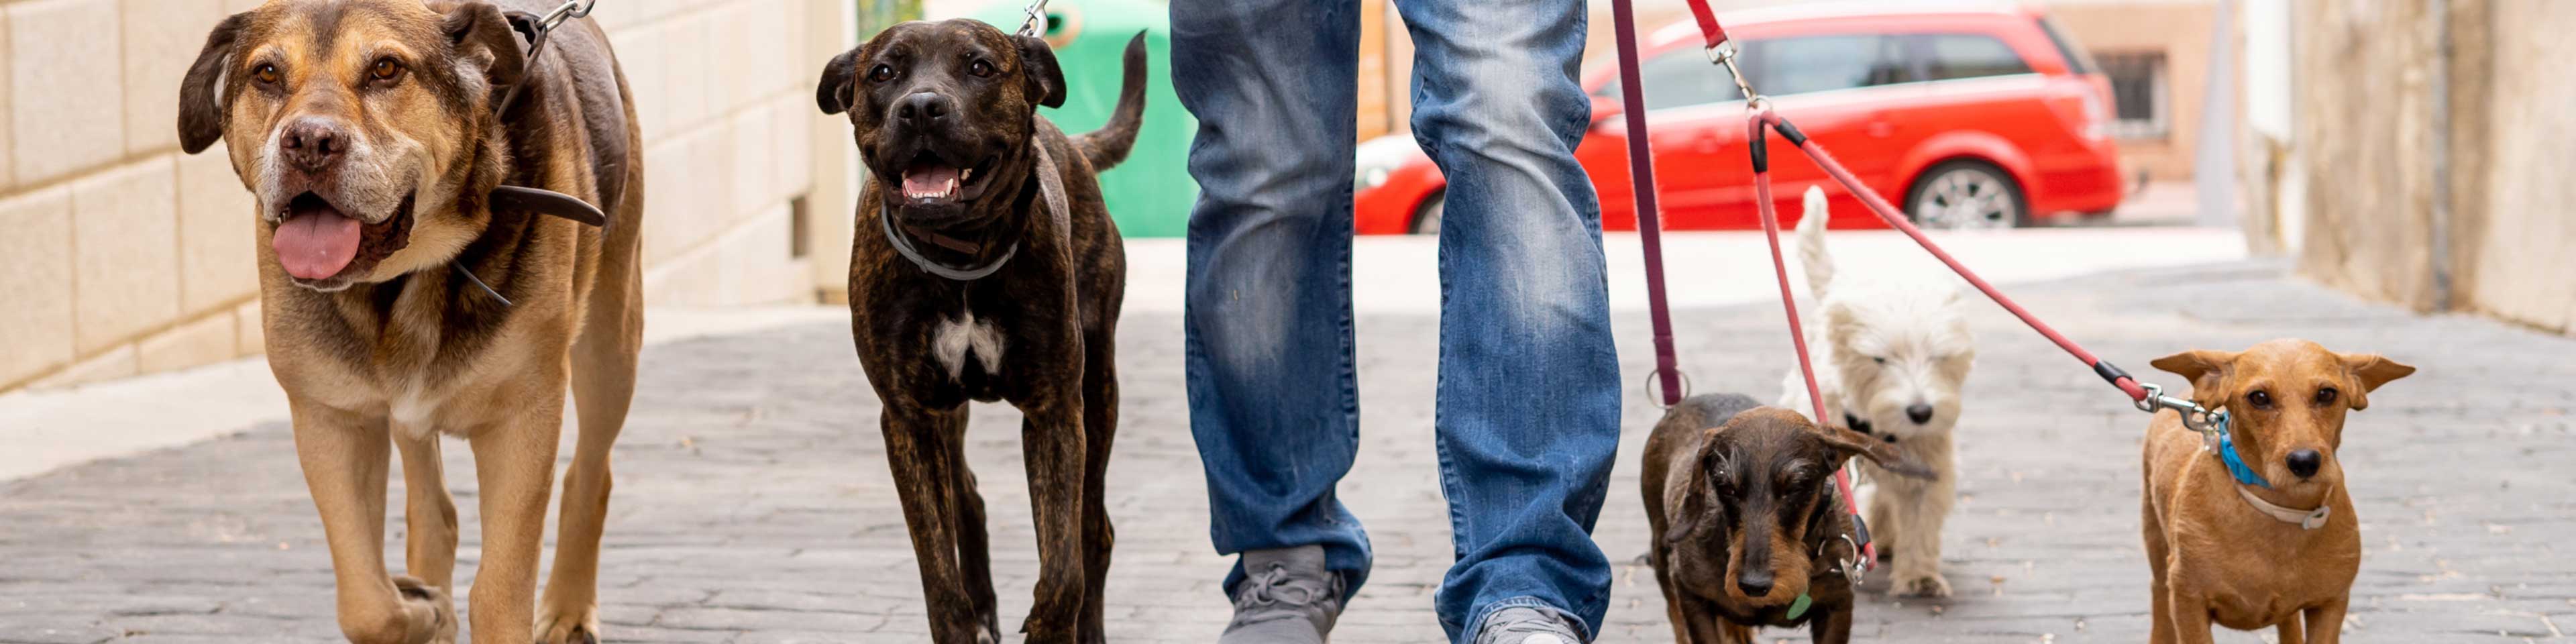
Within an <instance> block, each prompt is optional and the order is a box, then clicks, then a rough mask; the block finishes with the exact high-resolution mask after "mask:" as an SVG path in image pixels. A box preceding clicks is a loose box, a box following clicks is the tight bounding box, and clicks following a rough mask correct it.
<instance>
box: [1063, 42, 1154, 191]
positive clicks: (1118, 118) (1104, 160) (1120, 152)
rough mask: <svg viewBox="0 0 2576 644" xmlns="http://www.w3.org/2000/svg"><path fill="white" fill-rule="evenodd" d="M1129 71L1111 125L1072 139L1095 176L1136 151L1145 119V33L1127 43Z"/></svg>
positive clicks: (1112, 113) (1110, 114) (1119, 93)
mask: <svg viewBox="0 0 2576 644" xmlns="http://www.w3.org/2000/svg"><path fill="white" fill-rule="evenodd" d="M1126 67H1127V69H1126V78H1125V79H1124V80H1121V81H1119V84H1118V107H1117V109H1116V110H1114V111H1111V112H1110V113H1109V122H1108V123H1106V124H1102V125H1101V126H1100V129H1097V130H1092V131H1090V132H1086V133H1083V135H1082V136H1078V137H1074V139H1073V144H1074V146H1075V147H1077V148H1080V149H1081V150H1082V156H1083V158H1086V159H1090V160H1091V169H1092V171H1094V172H1097V171H1101V170H1107V169H1109V168H1110V167H1112V166H1116V165H1118V162H1120V161H1125V160H1127V152H1128V151H1129V150H1133V149H1135V148H1136V128H1137V127H1138V125H1139V124H1140V123H1141V122H1142V121H1143V120H1144V116H1145V32H1142V31H1139V32H1136V37H1135V38H1132V39H1129V40H1128V41H1127V54H1126Z"/></svg>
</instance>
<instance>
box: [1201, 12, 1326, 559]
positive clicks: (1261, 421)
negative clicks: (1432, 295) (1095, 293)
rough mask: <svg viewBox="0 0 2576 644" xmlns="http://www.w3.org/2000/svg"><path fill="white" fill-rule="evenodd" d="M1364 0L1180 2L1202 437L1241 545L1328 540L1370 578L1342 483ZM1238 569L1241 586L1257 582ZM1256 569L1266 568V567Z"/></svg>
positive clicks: (1228, 530)
mask: <svg viewBox="0 0 2576 644" xmlns="http://www.w3.org/2000/svg"><path fill="white" fill-rule="evenodd" d="M1358 11H1359V4H1358V3H1357V2H1356V1H1355V0H1208V1H1189V2H1174V3H1172V57H1173V59H1174V61H1175V63H1174V64H1173V65H1172V72H1173V74H1172V81H1173V85H1174V86H1175V88H1176V89H1177V90H1178V91H1179V93H1180V98H1181V104H1182V105H1184V106H1186V107H1188V108H1189V110H1190V113H1192V114H1194V115H1196V116H1198V119H1199V132H1198V139H1197V141H1195V142H1193V143H1192V144H1191V146H1190V162H1189V164H1190V174H1191V175H1192V176H1194V177H1196V178H1197V179H1198V181H1199V203H1198V207H1197V208H1196V209H1195V210H1193V211H1192V212H1191V213H1190V227H1189V269H1188V271H1189V274H1188V292H1187V312H1186V313H1185V315H1184V318H1185V327H1186V331H1185V333H1186V334H1187V340H1186V344H1187V350H1188V356H1187V358H1186V360H1187V363H1186V364H1187V372H1188V381H1189V402H1190V432H1191V434H1192V435H1194V436H1195V437H1197V439H1198V447H1199V458H1200V462H1201V463H1202V465H1204V466H1205V467H1206V469H1207V485H1208V507H1209V515H1210V517H1209V519H1210V521H1209V523H1210V530H1209V531H1210V533H1211V536H1212V538H1213V540H1214V541H1215V543H1216V549H1217V551H1218V552H1221V553H1226V554H1235V553H1242V552H1246V551H1264V550H1276V549H1283V548H1297V547H1304V546H1322V549H1323V554H1324V558H1325V560H1326V564H1327V565H1328V566H1329V568H1330V569H1331V570H1332V571H1333V572H1335V573H1338V574H1339V576H1340V577H1341V578H1342V579H1341V581H1342V583H1343V584H1345V591H1344V592H1343V593H1342V594H1341V595H1340V596H1342V597H1348V596H1349V594H1348V592H1349V591H1351V590H1356V589H1357V588H1358V587H1359V585H1360V582H1362V581H1363V580H1364V579H1365V578H1366V577H1367V575H1368V568H1369V545H1368V536H1367V534H1366V533H1364V532H1362V531H1361V529H1360V524H1359V521H1358V519H1357V518H1355V517H1353V516H1351V513H1350V511H1349V510H1348V509H1346V508H1344V507H1343V506H1342V504H1341V502H1340V500H1338V499H1336V498H1335V497H1334V491H1333V488H1334V485H1335V484H1337V483H1339V482H1340V481H1341V479H1342V475H1343V474H1345V473H1348V472H1349V471H1350V468H1351V459H1352V457H1353V456H1354V455H1355V454H1356V453H1357V451H1358V449H1359V416H1358V412H1359V393H1358V387H1357V385H1356V383H1355V382H1354V380H1353V377H1354V376H1353V373H1354V372H1353V367H1352V361H1351V343H1352V340H1351V290H1350V279H1351V273H1350V271H1351V267H1350V260H1351V172H1352V168H1351V166H1352V145H1353V139H1354V138H1355V137H1356V136H1357V135H1356V131H1355V128H1356V125H1355V121H1356V116H1355V113H1354V110H1355V109H1356V107H1355V106H1354V103H1355V101H1356V98H1355V97H1354V94H1355V93H1356V92H1357V87H1358V81H1357V73H1358V72H1357V69H1358V60H1359V40H1358V39H1359V14H1358ZM1245 572H1246V571H1245V570H1244V569H1243V566H1242V565H1241V564H1239V563H1238V564H1237V566H1236V568H1235V570H1234V571H1233V572H1232V573H1230V574H1228V575H1227V579H1226V588H1227V589H1228V591H1229V594H1232V593H1233V590H1234V589H1235V588H1236V587H1237V584H1239V583H1241V582H1242V581H1243V580H1244V578H1245ZM1253 572H1255V573H1258V572H1261V571H1253Z"/></svg>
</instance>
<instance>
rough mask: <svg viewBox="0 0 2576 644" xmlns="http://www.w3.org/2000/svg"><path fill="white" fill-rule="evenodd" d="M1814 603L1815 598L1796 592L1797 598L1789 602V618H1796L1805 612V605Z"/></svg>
mask: <svg viewBox="0 0 2576 644" xmlns="http://www.w3.org/2000/svg"><path fill="white" fill-rule="evenodd" d="M1815 603H1816V600H1815V598H1813V597H1808V596H1807V594H1806V593H1798V600H1797V601H1793V602H1789V619H1797V618H1798V616H1800V615H1805V614H1807V607H1808V606H1810V605H1813V604H1815Z"/></svg>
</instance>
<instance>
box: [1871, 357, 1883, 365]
mask: <svg viewBox="0 0 2576 644" xmlns="http://www.w3.org/2000/svg"><path fill="white" fill-rule="evenodd" d="M1869 359H1871V360H1877V361H1878V363H1879V364H1887V358H1886V357H1885V356H1870V357H1869Z"/></svg>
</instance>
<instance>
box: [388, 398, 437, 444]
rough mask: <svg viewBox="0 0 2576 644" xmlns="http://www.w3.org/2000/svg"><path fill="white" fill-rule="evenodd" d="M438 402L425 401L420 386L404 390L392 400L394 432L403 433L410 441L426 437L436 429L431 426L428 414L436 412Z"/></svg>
mask: <svg viewBox="0 0 2576 644" xmlns="http://www.w3.org/2000/svg"><path fill="white" fill-rule="evenodd" d="M439 402H441V401H436V400H425V399H424V396H423V395H422V392H421V388H420V385H416V384H415V385H412V386H410V387H408V388H405V389H404V390H403V393H402V395H400V396H395V397H394V399H393V405H392V406H393V409H392V412H393V425H394V428H395V430H396V431H400V432H404V434H405V435H406V436H408V437H409V438H411V439H412V440H420V439H422V438H426V437H428V436H429V435H430V433H431V432H432V431H434V430H435V429H436V428H435V427H434V426H433V425H432V424H431V420H432V419H431V418H430V413H431V412H434V411H436V410H437V408H438V404H439Z"/></svg>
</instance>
